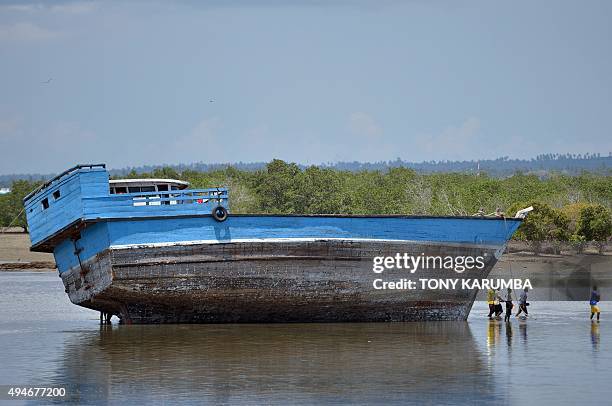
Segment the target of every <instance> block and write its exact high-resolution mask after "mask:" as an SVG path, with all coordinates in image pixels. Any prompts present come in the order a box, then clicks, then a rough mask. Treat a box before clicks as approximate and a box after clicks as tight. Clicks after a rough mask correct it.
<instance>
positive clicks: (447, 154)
mask: <svg viewBox="0 0 612 406" xmlns="http://www.w3.org/2000/svg"><path fill="white" fill-rule="evenodd" d="M480 129H481V122H480V119H478V118H477V117H469V118H467V119H466V120H465V121H464V122H463V123H461V124H460V125H458V126H457V125H449V126H447V127H446V128H444V129H443V130H442V131H441V132H440V133H438V134H420V135H418V136H416V137H414V138H413V139H414V143H413V145H412V148H411V154H410V156H407V157H405V158H407V159H409V160H413V161H421V160H429V159H436V160H444V159H449V160H455V159H458V160H462V159H471V158H473V157H474V156H476V155H479V154H481V153H482V151H483V149H485V148H487V149H491V148H490V146H488V145H487V141H486V139H485V138H484V137H483V134H482V133H481V131H480Z"/></svg>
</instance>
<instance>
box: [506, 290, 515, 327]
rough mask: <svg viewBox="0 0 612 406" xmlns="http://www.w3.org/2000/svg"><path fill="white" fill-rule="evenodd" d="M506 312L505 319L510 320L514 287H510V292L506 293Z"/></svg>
mask: <svg viewBox="0 0 612 406" xmlns="http://www.w3.org/2000/svg"><path fill="white" fill-rule="evenodd" d="M505 302H506V314H505V315H504V321H506V322H508V321H510V315H511V314H512V308H513V307H514V304H512V289H510V288H508V293H507V294H506V300H505Z"/></svg>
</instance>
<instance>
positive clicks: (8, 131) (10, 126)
mask: <svg viewBox="0 0 612 406" xmlns="http://www.w3.org/2000/svg"><path fill="white" fill-rule="evenodd" d="M20 133H21V119H20V118H19V117H16V116H14V117H0V140H7V139H8V138H14V137H16V136H18V135H19V134H20Z"/></svg>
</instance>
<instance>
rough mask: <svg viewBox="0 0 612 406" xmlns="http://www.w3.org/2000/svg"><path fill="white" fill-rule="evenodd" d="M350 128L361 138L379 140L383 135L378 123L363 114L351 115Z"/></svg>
mask: <svg viewBox="0 0 612 406" xmlns="http://www.w3.org/2000/svg"><path fill="white" fill-rule="evenodd" d="M348 127H349V130H350V131H351V133H352V134H354V135H357V136H361V137H369V138H378V137H381V136H382V135H383V130H382V128H381V127H380V126H379V125H378V123H376V121H375V120H374V118H373V117H372V116H371V115H369V114H367V113H363V112H355V113H351V114H350V116H349V120H348Z"/></svg>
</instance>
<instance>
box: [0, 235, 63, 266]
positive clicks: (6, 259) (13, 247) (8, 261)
mask: <svg viewBox="0 0 612 406" xmlns="http://www.w3.org/2000/svg"><path fill="white" fill-rule="evenodd" d="M0 271H41V272H48V271H53V272H56V271H57V269H56V268H55V259H54V258H53V254H47V253H44V252H31V251H30V236H29V235H28V234H26V233H21V232H7V233H2V234H0Z"/></svg>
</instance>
